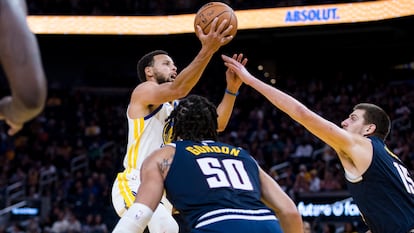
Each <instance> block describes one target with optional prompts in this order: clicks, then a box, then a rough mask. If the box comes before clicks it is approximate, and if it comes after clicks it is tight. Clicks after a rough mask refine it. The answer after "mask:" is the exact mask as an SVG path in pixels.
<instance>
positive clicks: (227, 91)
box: [225, 88, 239, 96]
mask: <svg viewBox="0 0 414 233" xmlns="http://www.w3.org/2000/svg"><path fill="white" fill-rule="evenodd" d="M225 92H226V93H227V94H229V95H232V96H238V95H239V92H236V93H234V92H231V91H229V90H228V89H227V88H226V90H225Z"/></svg>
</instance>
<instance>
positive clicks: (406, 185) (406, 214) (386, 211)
mask: <svg viewBox="0 0 414 233" xmlns="http://www.w3.org/2000/svg"><path fill="white" fill-rule="evenodd" d="M370 139H371V141H372V146H373V158H372V162H371V165H370V166H369V168H368V169H367V171H366V172H365V173H364V174H363V175H362V180H360V181H358V182H356V183H352V182H349V181H347V184H348V188H349V191H350V193H351V195H352V197H353V199H354V201H355V203H356V204H357V205H358V208H359V210H360V212H361V214H362V216H363V218H364V220H365V222H366V224H367V225H368V227H369V228H370V230H371V232H372V233H406V232H408V231H409V230H410V229H413V228H414V182H413V177H412V175H410V172H409V170H408V169H407V167H406V166H404V165H403V164H402V162H401V161H400V159H399V158H398V157H397V156H396V155H395V154H393V153H392V152H391V151H390V150H389V149H388V148H387V147H386V145H385V144H384V142H383V141H382V140H381V139H379V138H377V137H370Z"/></svg>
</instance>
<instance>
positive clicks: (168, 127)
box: [162, 121, 173, 145]
mask: <svg viewBox="0 0 414 233" xmlns="http://www.w3.org/2000/svg"><path fill="white" fill-rule="evenodd" d="M172 126H173V122H171V121H167V122H166V123H165V125H164V129H163V131H162V135H163V137H162V140H163V142H164V145H165V144H168V143H170V142H171V141H172V129H173V127H172Z"/></svg>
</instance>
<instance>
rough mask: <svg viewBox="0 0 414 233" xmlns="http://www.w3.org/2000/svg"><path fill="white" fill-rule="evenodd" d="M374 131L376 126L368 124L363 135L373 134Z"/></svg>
mask: <svg viewBox="0 0 414 233" xmlns="http://www.w3.org/2000/svg"><path fill="white" fill-rule="evenodd" d="M376 129H377V126H376V125H375V124H369V125H368V126H367V127H366V129H365V131H366V133H365V134H366V135H369V134H373V133H374V132H375V130H376Z"/></svg>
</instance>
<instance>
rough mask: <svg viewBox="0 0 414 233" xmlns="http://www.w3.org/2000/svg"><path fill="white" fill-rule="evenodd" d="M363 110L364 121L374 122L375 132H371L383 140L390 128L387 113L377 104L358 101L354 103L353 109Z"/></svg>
mask: <svg viewBox="0 0 414 233" xmlns="http://www.w3.org/2000/svg"><path fill="white" fill-rule="evenodd" d="M356 109H361V110H365V114H364V123H365V124H374V125H375V126H376V129H375V132H374V133H373V134H372V135H374V136H377V137H379V138H381V139H382V140H384V141H385V139H386V138H387V136H388V134H389V133H390V130H391V120H390V117H389V116H388V114H387V113H386V112H385V111H384V110H383V109H382V108H381V107H379V106H377V105H375V104H370V103H360V104H357V105H355V107H354V110H356Z"/></svg>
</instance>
